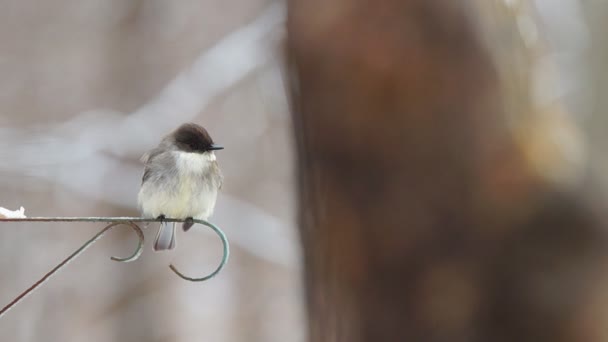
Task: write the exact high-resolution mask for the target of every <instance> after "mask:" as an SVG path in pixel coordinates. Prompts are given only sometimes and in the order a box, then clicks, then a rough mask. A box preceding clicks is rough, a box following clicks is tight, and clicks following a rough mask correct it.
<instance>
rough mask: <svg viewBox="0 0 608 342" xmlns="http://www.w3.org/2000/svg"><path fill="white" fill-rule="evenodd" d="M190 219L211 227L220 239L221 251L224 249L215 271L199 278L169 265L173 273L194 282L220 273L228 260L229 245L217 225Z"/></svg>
mask: <svg viewBox="0 0 608 342" xmlns="http://www.w3.org/2000/svg"><path fill="white" fill-rule="evenodd" d="M192 221H193V222H194V223H198V224H202V225H205V226H207V227H209V228H211V229H213V231H214V232H215V233H216V234H217V235H218V236H219V237H220V239H221V240H222V245H223V251H224V255H223V256H222V261H221V262H220V264H219V266H218V267H217V268H216V269H215V271H213V272H211V273H210V274H209V275H206V276H204V277H200V278H193V277H188V276H186V275H184V274H183V273H181V272H180V271H178V270H177V268H176V267H175V266H173V264H171V265H169V268H170V269H171V270H172V271H173V272H175V274H177V275H178V276H179V277H180V278H182V279H184V280H188V281H196V282H198V281H205V280H209V279H211V278H213V277H215V275H216V274H218V273H220V271H221V270H222V268H224V266H225V265H226V263H227V262H228V257H229V256H230V247H229V245H228V239H227V238H226V235H225V234H224V232H223V231H222V230H221V229H219V228H218V227H216V226H215V225H214V224H213V223H210V222H207V221H205V220H197V219H193V220H192Z"/></svg>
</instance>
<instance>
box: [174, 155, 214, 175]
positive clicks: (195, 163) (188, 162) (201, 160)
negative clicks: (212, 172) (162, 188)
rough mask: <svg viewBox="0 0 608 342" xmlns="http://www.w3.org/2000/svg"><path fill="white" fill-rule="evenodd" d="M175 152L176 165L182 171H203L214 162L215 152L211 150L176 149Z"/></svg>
mask: <svg viewBox="0 0 608 342" xmlns="http://www.w3.org/2000/svg"><path fill="white" fill-rule="evenodd" d="M175 154H176V155H175V157H176V162H177V167H178V169H179V170H183V171H199V172H203V171H205V170H207V168H209V166H210V165H211V164H212V163H213V162H215V153H213V151H208V152H204V153H194V152H183V151H178V152H175Z"/></svg>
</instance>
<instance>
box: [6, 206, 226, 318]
mask: <svg viewBox="0 0 608 342" xmlns="http://www.w3.org/2000/svg"><path fill="white" fill-rule="evenodd" d="M162 221H164V222H184V220H178V219H170V218H165V219H163V220H162ZM192 221H193V222H194V223H198V224H202V225H205V226H207V227H209V228H211V229H212V230H213V231H214V232H215V233H216V234H217V235H218V236H219V237H220V239H221V240H222V245H223V256H222V261H221V262H220V264H219V266H218V267H217V268H216V269H215V270H214V271H213V272H211V273H210V274H208V275H206V276H204V277H200V278H195V277H188V276H186V275H184V274H183V273H181V272H180V271H178V270H177V268H176V267H175V266H174V265H169V268H170V269H171V270H172V271H173V272H175V274H177V275H178V276H179V277H180V278H182V279H185V280H188V281H195V282H199V281H205V280H208V279H211V278H213V277H214V276H216V275H217V274H218V273H219V272H220V271H221V270H222V268H224V266H225V265H226V262H228V256H229V255H230V247H229V244H228V239H227V238H226V235H225V234H224V232H223V231H222V230H221V229H220V228H218V227H217V226H215V225H214V224H212V223H210V222H207V221H205V220H197V219H194V220H192ZM0 222H108V223H109V225H107V226H106V227H105V228H103V229H102V230H101V231H100V232H99V233H97V234H95V236H93V237H92V238H91V239H90V240H88V241H87V242H85V243H84V244H83V245H82V246H80V247H79V248H78V249H77V250H76V251H74V253H72V254H71V255H70V256H68V257H67V258H66V259H64V260H63V261H62V262H60V263H59V264H58V265H57V266H55V267H54V268H53V269H52V270H50V271H49V272H48V273H46V274H45V275H44V276H43V277H42V278H40V280H38V281H37V282H35V283H34V284H33V285H32V286H30V287H29V288H27V289H26V290H25V291H24V292H22V293H21V294H20V295H18V296H17V297H15V299H13V300H12V301H11V302H10V303H8V304H7V305H6V306H5V307H3V308H2V309H0V318H1V317H2V316H3V315H4V314H5V313H6V312H8V311H9V310H10V309H11V308H12V307H14V306H15V305H16V304H17V303H19V302H20V301H21V300H22V299H24V298H25V297H26V296H27V295H29V294H30V293H32V291H34V290H35V289H36V288H38V287H39V286H40V285H42V284H44V283H45V282H46V281H47V280H48V279H49V278H50V277H51V276H52V275H54V274H55V273H57V271H59V270H60V269H61V268H63V267H64V266H65V265H67V264H68V263H69V262H70V261H72V260H74V259H75V258H76V257H78V256H79V255H80V254H81V253H82V252H84V251H85V250H86V249H87V248H89V247H90V246H91V245H92V244H93V243H95V242H96V241H97V240H99V239H100V238H101V237H102V236H103V235H104V234H105V233H106V232H107V231H108V230H110V229H111V228H113V227H115V226H118V225H123V224H124V225H128V226H129V227H131V229H133V231H134V232H135V233H136V234H137V237H138V238H139V241H138V243H137V249H136V250H135V252H134V253H133V254H132V255H131V256H128V257H126V258H118V257H111V259H112V260H114V261H119V262H131V261H135V260H137V259H138V258H139V256H140V255H141V253H142V250H143V246H144V234H143V232H142V230H141V228H140V227H139V226H138V225H137V224H136V223H135V222H146V223H147V222H160V220H159V219H146V218H141V217H30V218H0Z"/></svg>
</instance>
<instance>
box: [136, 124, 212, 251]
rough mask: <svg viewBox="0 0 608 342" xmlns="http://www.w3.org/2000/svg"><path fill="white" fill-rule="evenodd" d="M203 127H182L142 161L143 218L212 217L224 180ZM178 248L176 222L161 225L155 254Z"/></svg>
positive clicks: (186, 225) (188, 224) (195, 125)
mask: <svg viewBox="0 0 608 342" xmlns="http://www.w3.org/2000/svg"><path fill="white" fill-rule="evenodd" d="M221 149H223V147H222V146H218V145H216V144H214V143H213V140H212V139H211V136H209V133H207V130H205V128H203V127H202V126H199V125H197V124H194V123H186V124H183V125H181V126H180V127H179V128H177V129H176V130H174V131H173V132H171V133H169V134H168V135H166V136H165V137H164V138H163V139H162V140H161V142H160V144H159V145H158V146H157V147H156V148H154V149H152V150H150V151H149V152H147V153H146V154H144V155H143V157H142V158H141V160H142V162H143V163H144V164H145V167H144V175H143V177H142V182H141V189H140V190H139V195H138V202H139V207H140V209H141V212H142V216H143V217H147V218H159V219H161V220H162V219H164V218H174V219H186V220H189V221H186V222H184V224H183V225H182V227H183V229H184V231H187V230H188V229H190V227H191V226H192V225H193V222H192V219H193V218H195V219H202V220H207V219H208V218H209V216H211V214H212V213H213V209H214V207H215V200H216V199H217V193H218V190H219V189H220V188H221V187H222V182H223V176H222V172H221V170H220V168H219V165H218V163H217V161H216V158H215V152H214V151H216V150H221ZM174 247H175V222H173V223H169V222H161V225H160V229H159V230H158V234H157V236H156V240H155V242H154V250H156V251H161V250H167V249H173V248H174Z"/></svg>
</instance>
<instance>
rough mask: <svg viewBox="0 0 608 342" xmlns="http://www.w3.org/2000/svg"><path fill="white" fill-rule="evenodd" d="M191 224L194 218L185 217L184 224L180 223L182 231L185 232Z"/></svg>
mask: <svg viewBox="0 0 608 342" xmlns="http://www.w3.org/2000/svg"><path fill="white" fill-rule="evenodd" d="M193 225H194V219H193V218H192V217H186V220H185V221H184V224H182V229H184V231H185V232H187V231H188V229H190V228H192V226H193Z"/></svg>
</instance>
